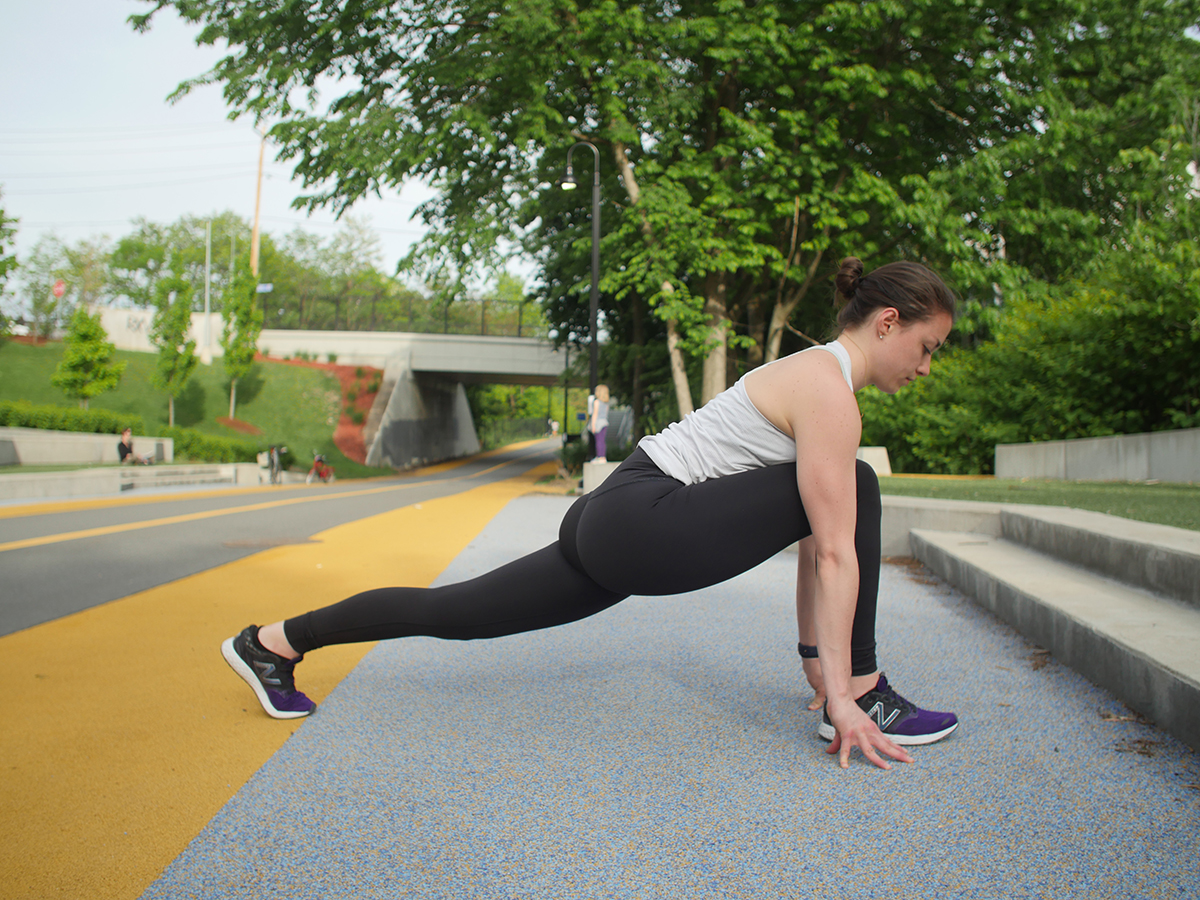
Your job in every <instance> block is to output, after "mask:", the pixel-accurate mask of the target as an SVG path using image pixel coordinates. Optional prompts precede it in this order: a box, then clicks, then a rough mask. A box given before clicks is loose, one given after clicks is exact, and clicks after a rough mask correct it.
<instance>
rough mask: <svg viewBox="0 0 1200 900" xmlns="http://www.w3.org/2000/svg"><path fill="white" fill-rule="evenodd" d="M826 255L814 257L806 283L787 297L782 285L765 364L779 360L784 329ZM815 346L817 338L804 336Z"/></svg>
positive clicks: (769, 336) (817, 254) (772, 319)
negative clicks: (784, 295) (783, 294)
mask: <svg viewBox="0 0 1200 900" xmlns="http://www.w3.org/2000/svg"><path fill="white" fill-rule="evenodd" d="M824 255H825V251H824V250H819V251H817V253H816V254H815V255H814V256H813V258H812V262H810V263H809V264H808V272H806V273H805V276H804V281H803V282H802V283H801V284H800V285H799V286H797V287H796V289H795V290H793V291H791V292H790V293H789V294H788V295H787V297H783V296H782V293H783V291H782V287H783V285H782V284H781V285H780V295H781V296H780V297H779V299H778V300H777V301H776V302H775V308H774V309H772V310H771V324H770V326H768V328H767V352H766V358H765V359H764V360H763V362H764V363H769V362H771V361H773V360H776V359H779V345H780V342H781V341H782V340H783V329H784V328H786V327H787V321H788V319H789V318H790V317H791V315H792V313H793V312H795V311H796V307H797V306H799V305H800V301H801V300H803V299H804V297H805V295H807V294H808V289H809V288H810V287H812V283H813V281H815V280H816V277H817V267H818V266H819V265H821V258H822V257H823V256H824ZM804 337H806V338H808V340H810V341H812V342H813V343H814V344H817V343H820V342H819V341H817V340H816V339H815V338H810V337H808V335H804Z"/></svg>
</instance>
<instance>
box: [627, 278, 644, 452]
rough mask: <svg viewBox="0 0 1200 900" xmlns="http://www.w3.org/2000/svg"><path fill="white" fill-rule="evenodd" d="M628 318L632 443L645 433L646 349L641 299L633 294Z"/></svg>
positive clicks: (635, 442)
mask: <svg viewBox="0 0 1200 900" xmlns="http://www.w3.org/2000/svg"><path fill="white" fill-rule="evenodd" d="M631 303H632V309H631V310H630V313H631V315H630V318H631V319H632V320H633V378H632V381H633V399H632V403H631V405H632V407H633V443H634V445H635V446H636V444H637V442H638V441H640V440H641V439H642V435H644V434H645V433H646V430H645V425H644V424H643V422H644V421H645V417H646V409H645V397H644V396H643V391H642V372H643V370H644V369H645V367H646V361H645V359H644V356H643V354H644V353H645V349H646V320H645V316H644V313H643V310H642V298H641V296H640V295H638V294H634V295H633V298H632V300H631Z"/></svg>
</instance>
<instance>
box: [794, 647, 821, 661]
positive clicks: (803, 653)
mask: <svg viewBox="0 0 1200 900" xmlns="http://www.w3.org/2000/svg"><path fill="white" fill-rule="evenodd" d="M796 650H797V651H799V653H800V658H801V659H816V658H817V648H816V647H815V646H809V645H808V644H797V645H796Z"/></svg>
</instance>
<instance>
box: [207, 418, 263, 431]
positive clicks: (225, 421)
mask: <svg viewBox="0 0 1200 900" xmlns="http://www.w3.org/2000/svg"><path fill="white" fill-rule="evenodd" d="M217 424H218V425H224V426H225V427H226V428H232V429H233V430H234V431H240V432H241V433H242V434H254V435H258V434H262V433H263V431H262V429H261V428H259V427H258V426H257V425H251V424H250V423H249V422H243V421H242V420H241V419H231V418H229V416H218V417H217Z"/></svg>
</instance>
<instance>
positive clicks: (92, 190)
mask: <svg viewBox="0 0 1200 900" xmlns="http://www.w3.org/2000/svg"><path fill="white" fill-rule="evenodd" d="M253 175H254V172H253V170H247V171H245V172H235V173H232V174H229V175H210V176H205V177H203V178H184V179H180V180H178V181H155V182H149V183H147V184H114V185H111V186H109V187H89V188H55V189H52V190H46V191H11V192H8V191H6V192H5V196H6V197H43V196H47V195H51V194H97V193H104V192H105V191H137V190H141V189H143V188H155V187H175V186H176V185H180V184H202V183H204V182H206V181H225V180H227V179H230V178H243V177H250V176H253Z"/></svg>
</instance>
